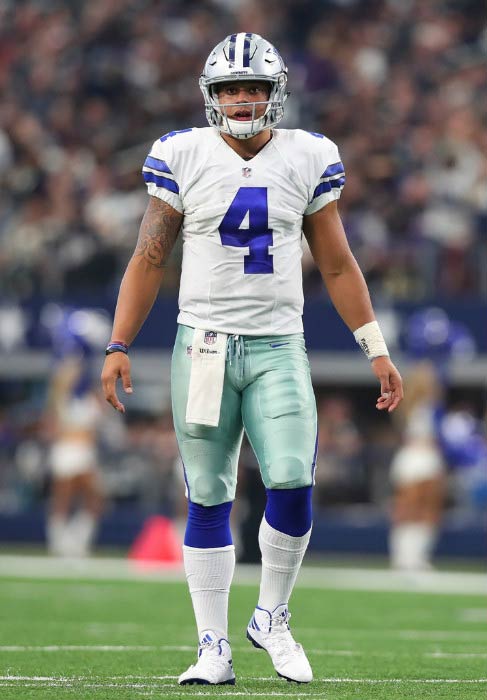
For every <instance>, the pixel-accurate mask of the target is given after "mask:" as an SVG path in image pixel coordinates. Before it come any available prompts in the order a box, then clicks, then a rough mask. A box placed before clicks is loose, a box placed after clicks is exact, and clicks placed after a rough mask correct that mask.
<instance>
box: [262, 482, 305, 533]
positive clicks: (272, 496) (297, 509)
mask: <svg viewBox="0 0 487 700" xmlns="http://www.w3.org/2000/svg"><path fill="white" fill-rule="evenodd" d="M312 488H313V487H312V486H305V487H303V488H300V489H266V493H267V505H266V508H265V519H266V520H267V522H268V523H269V525H270V526H271V527H273V528H274V529H275V530H278V531H279V532H284V533H285V534H286V535H291V536H292V537H302V536H303V535H305V534H306V533H307V532H308V531H309V530H310V528H311V523H312V515H313V513H312V505H311V494H312Z"/></svg>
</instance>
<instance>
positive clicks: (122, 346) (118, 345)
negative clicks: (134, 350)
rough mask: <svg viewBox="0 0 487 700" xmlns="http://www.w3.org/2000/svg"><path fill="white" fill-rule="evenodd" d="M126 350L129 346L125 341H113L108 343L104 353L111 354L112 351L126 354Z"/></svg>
mask: <svg viewBox="0 0 487 700" xmlns="http://www.w3.org/2000/svg"><path fill="white" fill-rule="evenodd" d="M128 351H129V346H128V345H127V344H126V343H122V342H117V341H115V342H114V343H108V345H107V349H106V350H105V355H112V354H113V353H114V352H123V353H124V354H125V355H127V354H128Z"/></svg>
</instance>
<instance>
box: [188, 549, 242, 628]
mask: <svg viewBox="0 0 487 700" xmlns="http://www.w3.org/2000/svg"><path fill="white" fill-rule="evenodd" d="M183 558H184V569H185V571H186V579H187V581H188V586H189V592H190V593H191V599H192V601H193V609H194V615H195V618H196V626H197V628H198V639H199V638H200V637H201V633H202V632H203V630H213V631H214V632H215V633H216V634H217V635H218V636H219V637H223V638H224V639H228V595H229V593H230V584H231V583H232V578H233V572H234V569H235V547H234V546H233V544H230V545H228V546H227V547H212V548H210V549H203V548H199V547H187V546H186V545H184V546H183Z"/></svg>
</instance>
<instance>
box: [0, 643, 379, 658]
mask: <svg viewBox="0 0 487 700" xmlns="http://www.w3.org/2000/svg"><path fill="white" fill-rule="evenodd" d="M232 649H233V651H234V652H236V653H239V654H242V653H247V652H249V653H252V654H253V653H254V649H253V648H252V647H251V646H250V645H247V646H245V647H236V646H232ZM33 651H34V652H47V653H53V652H54V653H55V652H62V651H93V652H99V651H100V652H101V651H103V652H131V651H147V652H153V651H180V652H191V653H192V654H195V653H196V647H195V646H194V645H193V646H188V645H180V646H175V645H150V644H139V645H122V644H120V645H119V644H79V645H78V644H56V645H54V644H49V645H43V646H41V645H22V644H8V645H3V646H0V653H2V652H33ZM307 652H308V653H309V654H317V655H322V656H363V655H364V654H366V655H367V656H371V655H372V656H390V652H375V653H373V654H371V653H370V652H362V651H351V650H349V649H307Z"/></svg>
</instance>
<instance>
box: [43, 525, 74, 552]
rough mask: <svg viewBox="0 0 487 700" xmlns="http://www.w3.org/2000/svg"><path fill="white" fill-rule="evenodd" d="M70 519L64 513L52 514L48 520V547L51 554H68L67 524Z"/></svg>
mask: <svg viewBox="0 0 487 700" xmlns="http://www.w3.org/2000/svg"><path fill="white" fill-rule="evenodd" d="M67 523H68V520H67V518H65V517H64V515H50V516H49V518H48V520H47V526H46V538H47V547H48V549H49V552H50V553H51V554H55V555H56V556H58V557H62V556H67V553H68V552H67V549H68V548H69V547H68V546H67V537H66V533H67V529H66V526H67Z"/></svg>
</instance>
